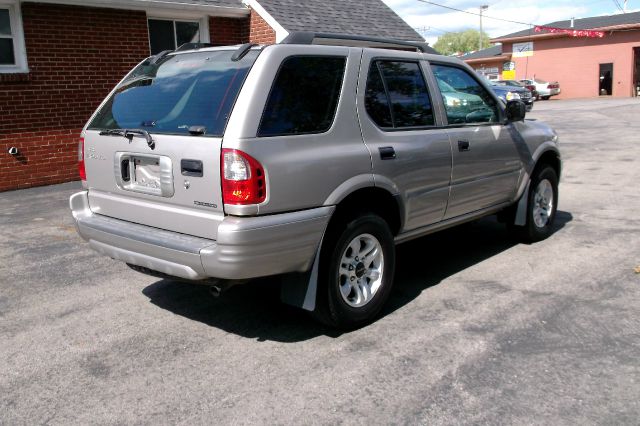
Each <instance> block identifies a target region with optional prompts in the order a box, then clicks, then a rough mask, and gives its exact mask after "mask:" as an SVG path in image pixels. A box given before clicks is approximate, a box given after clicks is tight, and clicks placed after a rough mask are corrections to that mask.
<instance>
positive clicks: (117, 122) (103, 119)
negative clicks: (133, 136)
mask: <svg viewBox="0 0 640 426" xmlns="http://www.w3.org/2000/svg"><path fill="white" fill-rule="evenodd" d="M233 53H234V51H209V52H198V53H187V54H182V55H174V56H167V57H166V58H164V59H163V60H161V61H160V62H159V63H157V64H145V63H142V64H141V65H139V66H138V68H136V69H135V70H134V71H133V72H132V73H131V75H129V77H128V78H127V80H125V81H124V82H122V83H121V84H120V85H119V86H118V88H117V90H116V92H115V93H114V94H113V95H112V96H111V98H109V100H108V101H107V102H106V103H105V105H104V106H103V107H102V108H101V109H100V111H99V112H98V114H96V116H95V118H94V119H93V120H92V121H91V123H90V124H89V129H94V130H105V129H144V130H147V131H148V132H150V133H164V134H189V128H190V127H192V126H199V127H200V126H201V127H204V128H205V129H206V131H205V135H209V136H222V134H223V133H224V129H225V127H226V125H227V120H228V119H229V114H230V112H231V108H232V107H233V104H234V102H235V100H236V97H237V96H238V92H240V88H241V87H242V84H243V82H244V79H245V77H246V76H247V73H248V72H249V69H250V68H251V66H252V65H253V63H254V62H255V60H256V58H257V56H258V54H259V52H258V51H255V50H252V51H249V52H248V53H247V54H246V55H245V56H244V57H243V58H242V59H241V60H239V61H236V62H234V61H231V56H232V55H233Z"/></svg>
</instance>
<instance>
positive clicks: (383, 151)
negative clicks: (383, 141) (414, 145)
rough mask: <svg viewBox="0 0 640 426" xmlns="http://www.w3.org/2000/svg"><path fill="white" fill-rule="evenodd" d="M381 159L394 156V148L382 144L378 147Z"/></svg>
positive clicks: (391, 158) (389, 158) (388, 158)
mask: <svg viewBox="0 0 640 426" xmlns="http://www.w3.org/2000/svg"><path fill="white" fill-rule="evenodd" d="M378 151H379V152H380V159H381V160H393V159H394V158H396V150H395V149H393V147H392V146H383V147H380V148H378Z"/></svg>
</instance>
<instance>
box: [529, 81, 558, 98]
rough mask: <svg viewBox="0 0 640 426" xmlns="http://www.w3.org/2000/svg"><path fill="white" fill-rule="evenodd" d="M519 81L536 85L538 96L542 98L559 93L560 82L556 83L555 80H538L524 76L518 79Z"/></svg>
mask: <svg viewBox="0 0 640 426" xmlns="http://www.w3.org/2000/svg"><path fill="white" fill-rule="evenodd" d="M520 83H524V84H527V85H532V86H536V90H537V91H538V98H542V99H544V100H547V99H549V98H550V97H551V96H555V95H559V94H560V83H558V82H557V81H556V82H553V83H549V82H548V81H544V80H540V79H538V78H534V79H528V78H526V79H524V80H520Z"/></svg>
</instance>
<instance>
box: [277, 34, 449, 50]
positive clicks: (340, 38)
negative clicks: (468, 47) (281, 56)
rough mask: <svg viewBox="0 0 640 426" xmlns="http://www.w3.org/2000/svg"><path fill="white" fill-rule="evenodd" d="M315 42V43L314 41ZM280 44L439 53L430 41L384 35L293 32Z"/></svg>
mask: <svg viewBox="0 0 640 426" xmlns="http://www.w3.org/2000/svg"><path fill="white" fill-rule="evenodd" d="M314 42H315V43H314ZM280 44H329V45H343V46H358V47H378V48H382V49H399V50H407V49H415V50H416V51H418V52H422V53H432V54H436V55H437V54H439V53H438V51H436V50H435V49H434V48H433V47H431V46H429V43H426V42H425V43H420V42H413V41H403V40H394V39H388V38H382V37H368V36H360V35H353V34H334V33H315V32H304V31H300V32H292V33H290V34H289V35H288V36H287V37H286V38H285V39H284V40H282V41H281V42H280Z"/></svg>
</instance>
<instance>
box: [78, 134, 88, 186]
mask: <svg viewBox="0 0 640 426" xmlns="http://www.w3.org/2000/svg"><path fill="white" fill-rule="evenodd" d="M78 174H79V175H80V180H87V171H86V170H85V168H84V138H80V142H78Z"/></svg>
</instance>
